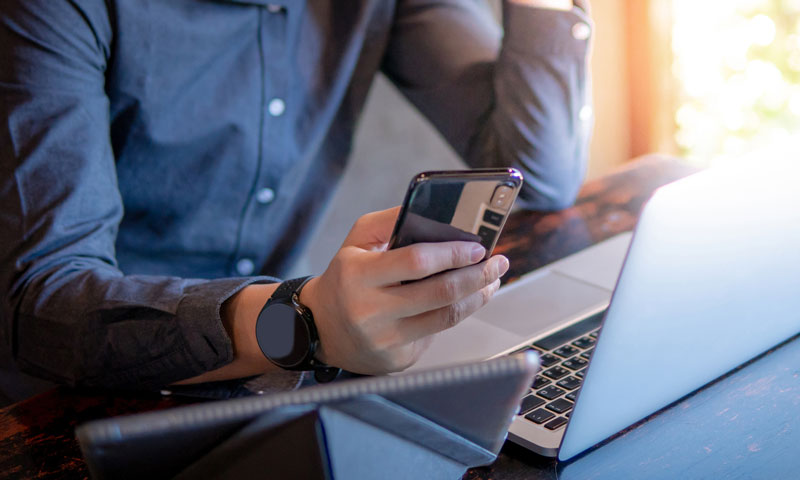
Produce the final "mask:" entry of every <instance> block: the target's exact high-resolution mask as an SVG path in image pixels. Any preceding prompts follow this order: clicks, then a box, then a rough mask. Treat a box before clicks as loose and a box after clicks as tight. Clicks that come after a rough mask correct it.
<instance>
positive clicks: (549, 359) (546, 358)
mask: <svg viewBox="0 0 800 480" xmlns="http://www.w3.org/2000/svg"><path fill="white" fill-rule="evenodd" d="M560 361H561V359H560V358H558V357H556V356H555V355H550V354H549V353H546V354H544V355H542V356H541V357H539V363H541V364H542V367H544V368H547V367H549V366H550V365H553V364H555V363H558V362H560Z"/></svg>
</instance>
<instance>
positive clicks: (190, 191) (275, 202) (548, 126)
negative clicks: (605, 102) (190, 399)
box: [0, 0, 591, 397]
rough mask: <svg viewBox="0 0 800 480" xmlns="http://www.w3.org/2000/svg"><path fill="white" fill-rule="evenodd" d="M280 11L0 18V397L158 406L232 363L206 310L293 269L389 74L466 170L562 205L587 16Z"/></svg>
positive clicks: (582, 153) (50, 8) (132, 6)
mask: <svg viewBox="0 0 800 480" xmlns="http://www.w3.org/2000/svg"><path fill="white" fill-rule="evenodd" d="M274 3H278V4H280V5H275V4H267V2H266V1H263V0H216V1H214V0H207V1H201V0H170V1H163V0H72V1H55V0H4V1H3V2H2V3H0V118H2V119H3V121H2V124H0V292H2V311H1V312H2V313H1V314H2V324H0V349H2V355H0V356H2V363H0V365H2V373H1V374H0V390H2V391H5V392H7V395H9V397H19V396H20V395H25V394H26V393H29V390H27V391H26V388H28V386H31V388H34V387H33V384H32V383H31V382H32V380H31V379H30V378H29V377H26V376H22V375H20V374H19V372H18V371H17V369H21V370H22V371H25V372H27V373H29V374H32V375H35V376H38V377H42V378H46V379H48V380H51V381H56V382H61V383H66V384H71V385H76V384H77V385H88V386H111V387H120V386H122V387H140V388H152V387H157V386H161V385H165V384H168V383H170V382H173V381H176V380H179V379H183V378H187V377H191V376H194V375H197V374H199V373H201V372H204V371H207V370H210V369H214V368H218V367H220V366H222V365H224V364H226V363H228V362H230V361H231V360H232V357H233V351H232V348H231V342H230V339H229V338H228V336H227V335H226V333H225V330H224V329H223V327H222V324H221V321H220V306H221V305H222V303H223V302H224V301H225V300H226V299H228V298H229V297H230V296H231V295H233V294H234V293H235V292H237V291H238V290H239V289H241V288H243V287H244V286H245V285H247V284H249V283H252V282H254V281H270V280H272V277H259V276H252V275H254V274H255V275H257V274H258V273H259V272H260V273H262V274H264V275H270V276H275V277H280V276H281V275H282V274H283V273H284V272H285V271H286V269H287V268H288V266H290V265H291V263H292V261H293V260H294V259H295V257H296V254H297V253H298V252H299V251H300V250H301V246H302V245H303V242H304V241H305V239H306V237H307V234H308V233H309V227H310V226H311V225H312V224H313V223H314V222H315V221H316V220H317V219H318V217H319V215H320V212H321V207H322V206H323V205H324V204H325V202H326V201H327V200H328V199H329V196H330V194H331V193H332V189H333V187H334V185H335V183H336V181H337V179H338V178H339V177H340V175H341V174H342V171H343V170H344V167H345V164H346V161H347V157H348V154H349V152H350V150H351V146H352V139H353V132H354V130H355V127H356V123H357V120H358V117H359V115H360V113H361V110H362V107H363V105H364V102H365V99H366V96H367V93H368V90H369V87H370V84H371V83H372V81H373V78H374V76H375V75H376V73H377V72H379V71H382V72H383V73H385V74H386V75H387V76H388V78H390V79H391V80H392V82H393V83H394V84H395V85H396V86H397V87H398V88H399V89H400V90H401V91H402V93H403V94H404V95H405V96H406V97H407V98H408V99H409V101H411V102H412V103H413V104H414V105H415V106H416V107H417V108H418V109H419V110H420V111H421V112H422V113H423V114H424V115H425V116H426V117H427V118H428V119H429V120H430V121H431V123H432V124H433V125H434V126H435V127H436V128H437V129H438V130H439V131H440V132H441V133H442V135H443V136H444V138H445V139H446V140H447V141H448V142H449V143H450V145H452V147H453V148H454V149H455V150H456V151H457V152H458V153H459V154H460V155H461V156H462V157H463V159H464V160H465V161H466V162H467V163H468V164H469V165H471V166H476V167H477V166H508V165H513V166H516V167H518V168H520V169H522V170H523V171H524V173H525V178H526V186H525V189H524V191H523V199H524V201H525V202H527V206H529V207H532V208H539V209H557V208H561V207H564V206H566V205H568V204H570V203H571V202H572V201H573V199H574V197H575V195H576V192H577V190H578V187H579V185H580V183H581V181H582V177H583V174H584V170H585V165H586V149H587V143H588V136H589V127H590V123H591V122H590V121H587V119H586V118H585V117H586V115H580V114H579V112H581V110H582V109H583V108H584V107H585V106H586V105H587V103H588V92H587V71H586V69H587V65H586V57H587V50H588V42H589V39H588V36H589V33H590V31H591V30H590V25H591V23H590V20H589V18H588V17H587V15H586V12H585V10H584V9H580V8H575V9H573V10H572V11H570V12H558V11H552V10H542V9H535V8H529V7H525V6H520V5H516V4H512V3H504V4H503V14H504V25H503V27H504V28H503V31H504V32H505V33H504V34H503V33H502V32H501V29H500V28H499V27H498V26H497V25H496V24H495V23H494V22H493V21H492V19H491V15H489V13H488V12H487V11H486V10H485V8H482V7H481V6H479V5H476V4H475V2H472V1H456V0H441V1H433V0H427V1H422V0H413V1H396V2H394V1H387V0H363V1H348V2H341V1H339V2H337V1H334V0H315V1H313V2H302V1H295V0H290V1H285V2H280V1H278V2H274ZM584 113H586V110H584ZM581 117H584V118H583V119H581ZM409 140H410V141H413V139H409ZM376 161H379V160H376ZM9 392H11V393H9Z"/></svg>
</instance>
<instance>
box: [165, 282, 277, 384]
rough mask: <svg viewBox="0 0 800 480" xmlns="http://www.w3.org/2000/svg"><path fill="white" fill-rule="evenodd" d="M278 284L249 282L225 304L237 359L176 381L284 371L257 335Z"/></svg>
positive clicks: (224, 320)
mask: <svg viewBox="0 0 800 480" xmlns="http://www.w3.org/2000/svg"><path fill="white" fill-rule="evenodd" d="M277 287H278V284H277V283H270V284H254V285H248V286H246V287H244V288H243V289H242V290H241V291H240V292H239V293H237V294H235V295H234V296H233V297H231V298H230V299H228V301H226V302H225V303H224V305H223V307H222V324H223V325H224V327H225V330H226V332H227V333H228V337H229V338H230V339H231V344H232V347H233V361H231V362H230V363H228V364H227V365H224V366H222V367H220V368H217V369H214V370H210V371H208V372H204V373H202V374H200V375H197V376H195V377H191V378H188V379H185V380H182V381H179V382H176V383H178V384H191V383H201V382H215V381H220V380H229V379H233V378H242V377H249V376H252V375H260V374H263V373H267V372H269V371H280V370H281V369H280V368H278V367H276V366H275V365H274V364H273V363H271V362H270V361H269V360H267V358H266V357H265V356H264V354H263V353H261V349H260V348H259V346H258V342H257V341H256V337H255V331H256V320H257V319H258V314H259V313H260V312H261V309H262V308H263V307H264V304H266V302H267V300H268V299H269V298H270V297H271V296H272V293H273V292H274V291H275V289H276V288H277Z"/></svg>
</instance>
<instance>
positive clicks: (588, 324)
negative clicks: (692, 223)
mask: <svg viewBox="0 0 800 480" xmlns="http://www.w3.org/2000/svg"><path fill="white" fill-rule="evenodd" d="M603 314H605V310H603V311H602V312H599V313H595V314H594V315H592V316H591V317H588V318H585V319H583V320H581V321H580V322H578V323H574V324H572V325H570V326H569V327H567V328H563V329H561V330H559V331H557V332H556V333H554V334H552V335H550V336H548V337H545V338H543V339H541V340H539V341H537V342H536V343H534V345H535V346H537V347H539V348H541V349H542V350H552V349H554V348H556V347H558V346H559V345H563V344H565V343H567V342H569V341H571V340H573V339H575V338H578V337H582V336H584V335H586V334H587V333H588V332H591V331H592V330H594V329H596V328H597V327H599V326H600V324H601V323H602V322H603Z"/></svg>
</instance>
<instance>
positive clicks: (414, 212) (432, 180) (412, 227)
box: [390, 169, 522, 256]
mask: <svg viewBox="0 0 800 480" xmlns="http://www.w3.org/2000/svg"><path fill="white" fill-rule="evenodd" d="M521 184H522V176H521V175H520V174H519V172H516V171H515V170H512V169H506V170H499V171H491V172H487V171H464V172H429V173H425V174H420V175H419V176H418V177H417V178H416V179H415V181H414V182H412V184H411V186H410V187H409V191H408V193H407V195H406V200H405V202H404V204H403V211H402V212H401V214H400V218H399V219H398V222H397V224H396V225H395V231H394V234H393V235H392V241H391V242H390V248H399V247H403V246H406V245H410V244H412V243H419V242H445V241H453V240H463V241H472V242H479V243H480V244H482V245H483V246H484V248H486V252H487V256H488V255H489V254H490V253H491V251H492V249H493V248H494V245H495V243H496V242H497V237H498V236H499V235H500V230H501V229H502V228H503V224H504V223H505V219H506V217H507V216H508V213H509V212H510V210H511V207H512V205H513V204H514V200H515V199H516V196H517V192H518V191H519V187H520V185H521Z"/></svg>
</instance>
